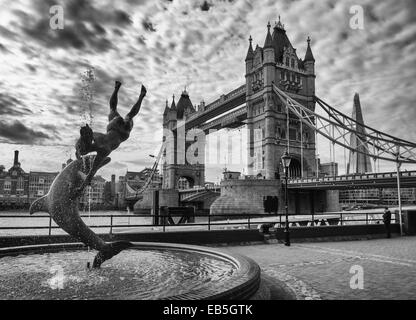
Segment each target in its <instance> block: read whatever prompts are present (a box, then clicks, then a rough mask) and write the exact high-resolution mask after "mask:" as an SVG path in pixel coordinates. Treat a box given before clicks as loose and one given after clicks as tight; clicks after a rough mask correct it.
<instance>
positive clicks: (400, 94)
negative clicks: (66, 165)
mask: <svg viewBox="0 0 416 320" xmlns="http://www.w3.org/2000/svg"><path fill="white" fill-rule="evenodd" d="M56 4H61V5H62V6H63V7H64V14H65V28H64V29H63V30H51V29H50V28H49V17H50V15H49V8H50V6H51V5H56ZM352 5H361V6H363V8H364V14H365V29H364V30H353V29H351V28H350V27H349V19H350V17H351V15H350V13H349V8H350V6H352ZM0 6H1V8H2V10H1V11H0V72H1V77H0V88H1V90H0V116H1V122H0V126H1V127H0V139H1V140H0V149H1V152H0V163H2V164H5V165H6V166H7V165H8V164H10V154H9V151H10V150H12V149H13V148H17V149H20V150H22V157H23V156H24V154H28V152H29V150H31V153H30V155H31V158H32V161H33V167H36V168H37V169H38V170H39V169H42V168H44V169H45V170H49V171H50V168H51V167H53V166H54V165H52V164H51V160H50V159H52V158H51V157H50V154H56V157H54V158H53V159H54V160H53V161H52V162H53V163H54V164H55V166H56V170H59V168H60V163H61V162H63V161H65V158H66V157H68V155H69V154H70V153H72V154H73V144H74V141H75V140H76V139H77V136H78V128H79V125H81V124H82V123H83V121H84V120H83V119H84V117H83V115H84V114H85V112H86V110H85V105H83V104H82V101H81V99H80V95H79V88H80V85H81V74H82V73H83V72H85V70H86V69H87V68H90V67H93V68H94V71H95V75H96V81H95V84H94V91H95V96H94V103H93V106H92V107H93V113H94V119H93V127H94V130H97V131H104V130H105V126H106V122H107V113H108V100H109V98H110V96H111V93H112V90H113V87H114V80H116V79H120V80H121V81H122V82H123V86H122V88H121V90H120V94H119V109H120V113H121V114H125V113H127V112H128V110H129V109H130V108H131V106H132V105H133V104H134V103H135V101H136V99H137V98H138V95H139V92H140V85H141V84H142V83H144V84H145V85H146V86H147V88H148V95H147V97H146V99H145V101H144V103H143V106H142V110H141V111H140V114H139V116H138V117H137V118H136V119H135V127H134V129H133V131H132V134H131V137H130V139H129V140H128V141H126V142H125V143H123V144H122V146H121V148H120V149H118V150H117V151H115V152H114V153H113V154H112V155H111V156H112V158H113V162H112V164H113V166H111V167H108V168H109V169H111V170H117V168H122V169H119V171H120V173H121V170H123V171H125V170H126V168H127V166H128V168H129V169H130V170H140V169H141V168H142V167H143V166H144V165H146V164H147V165H151V163H152V161H153V159H152V158H150V157H148V154H154V153H156V152H157V148H158V146H159V145H160V143H161V137H162V128H161V126H162V124H161V120H162V113H163V109H164V106H165V100H166V99H171V96H172V94H173V93H174V94H175V95H176V96H178V95H179V94H180V93H181V91H182V90H183V88H184V86H186V87H187V90H188V92H189V93H190V97H191V100H192V102H193V103H194V104H199V102H200V101H201V100H202V99H203V100H205V101H206V102H210V101H212V100H214V99H216V98H217V97H218V96H219V95H221V94H222V93H226V92H228V91H231V90H233V89H235V88H237V87H238V86H240V85H241V84H243V83H244V81H245V78H244V72H245V64H244V58H245V54H246V52H247V45H248V40H247V39H248V36H249V35H250V34H251V35H252V37H253V39H254V44H256V43H258V44H259V45H260V46H262V45H263V43H264V39H265V35H266V24H267V21H269V20H270V21H271V22H273V21H276V20H277V19H278V16H279V15H281V19H282V22H283V23H284V24H285V26H286V30H287V34H288V36H289V38H290V40H291V41H292V44H293V46H294V47H295V48H297V52H298V55H299V56H300V57H303V56H304V53H305V50H306V38H307V36H308V35H310V36H311V38H312V49H313V53H314V56H315V59H316V72H317V79H316V93H317V95H318V96H319V97H320V98H322V99H323V100H325V101H327V102H328V103H330V104H333V105H335V106H336V107H338V108H339V109H340V110H341V111H343V112H345V113H347V114H349V113H351V111H352V98H353V95H354V92H359V93H360V98H361V104H362V106H363V109H364V110H363V112H364V119H365V121H366V122H367V124H369V125H371V126H373V127H376V128H378V129H380V130H382V131H385V132H386V133H389V134H392V135H395V136H399V137H401V138H405V139H408V140H411V141H416V130H414V129H413V128H414V124H413V123H414V121H415V120H416V109H415V108H414V103H415V102H416V101H415V100H416V96H415V94H414V92H415V82H414V79H415V76H416V75H415V72H416V71H415V69H414V68H413V66H414V65H415V62H416V61H415V60H416V54H415V52H416V51H415V50H416V41H415V40H416V19H415V18H416V5H415V2H414V1H412V0H401V1H394V0H384V1H370V0H359V1H356V0H354V1H350V0H347V1H332V0H323V1H313V0H298V1H289V0H284V1H271V0H259V1H256V2H253V1H248V0H234V1H224V0H210V1H194V0H181V1H179V0H173V1H166V0H159V1H150V0H149V1H144V0H142V1H132V0H126V1H117V2H113V1H110V0H104V1H98V0H95V1H83V0H68V1H63V0H59V1H58V0H57V1H50V0H43V1H30V0H17V1H13V2H9V1H6V0H0ZM13 128H14V129H16V128H20V130H19V132H16V133H15V134H14V135H13V132H11V131H10V130H12V129H13ZM16 144H18V145H16ZM19 144H20V145H19ZM38 144H41V146H39V145H38ZM33 148H35V149H33ZM319 149H320V150H319V153H320V155H321V157H322V160H323V161H326V160H328V159H329V157H327V156H326V154H327V153H328V152H327V150H328V143H326V142H324V141H322V142H321V140H320V145H319ZM56 150H61V152H57V151H56ZM62 150H66V151H65V152H62ZM67 150H72V152H69V151H67ZM155 150H156V151H155ZM339 161H340V162H341V161H342V159H341V158H340V159H339ZM42 163H44V164H45V165H42ZM115 163H117V164H123V165H125V167H122V166H118V167H115V166H114V164H115ZM22 165H23V162H22ZM25 165H26V167H25V169H26V170H30V169H31V168H32V165H31V163H25ZM221 166H223V164H221ZM106 174H107V173H106ZM216 175H217V173H215V175H210V173H208V176H207V179H208V180H210V179H214V178H215V177H216Z"/></svg>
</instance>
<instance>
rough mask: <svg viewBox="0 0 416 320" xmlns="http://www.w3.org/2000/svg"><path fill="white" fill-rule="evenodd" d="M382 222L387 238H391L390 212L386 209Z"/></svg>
mask: <svg viewBox="0 0 416 320" xmlns="http://www.w3.org/2000/svg"><path fill="white" fill-rule="evenodd" d="M383 222H384V226H385V227H386V232H387V238H391V234H390V223H391V212H390V210H389V208H387V207H386V208H384V213H383Z"/></svg>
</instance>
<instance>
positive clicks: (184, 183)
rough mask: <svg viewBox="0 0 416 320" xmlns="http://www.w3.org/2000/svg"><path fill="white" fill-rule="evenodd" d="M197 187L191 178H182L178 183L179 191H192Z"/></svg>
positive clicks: (179, 178)
mask: <svg viewBox="0 0 416 320" xmlns="http://www.w3.org/2000/svg"><path fill="white" fill-rule="evenodd" d="M194 186H195V179H194V178H193V177H191V176H180V177H178V179H177V181H176V188H177V189H178V190H184V189H192V188H193V187H194Z"/></svg>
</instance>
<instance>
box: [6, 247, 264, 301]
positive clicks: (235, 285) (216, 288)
mask: <svg viewBox="0 0 416 320" xmlns="http://www.w3.org/2000/svg"><path fill="white" fill-rule="evenodd" d="M132 243H133V247H131V248H129V249H133V250H176V251H187V252H198V253H202V254H206V255H211V256H214V257H216V258H217V259H221V260H225V261H227V262H229V263H232V264H233V265H234V266H235V267H236V272H234V274H233V275H232V276H231V277H230V278H229V279H228V280H227V281H226V282H223V283H217V284H215V285H213V286H212V287H210V288H200V289H194V290H190V291H189V292H186V293H183V294H179V295H173V296H168V297H164V298H163V299H162V300H220V299H221V300H229V299H232V300H245V299H249V298H250V297H251V296H253V295H254V294H255V293H256V292H257V290H258V288H259V286H260V276H261V271H260V267H259V265H258V264H257V263H256V262H255V261H254V260H252V259H250V258H248V257H245V256H243V255H239V254H235V253H228V252H227V253H225V252H223V251H221V250H218V249H211V248H208V247H202V246H196V245H188V244H178V243H159V242H132ZM77 249H78V250H79V249H86V246H85V245H84V244H83V243H80V242H75V243H53V244H43V245H29V246H18V247H6V248H0V259H1V258H2V257H5V256H17V255H22V254H34V253H45V252H59V251H61V250H77ZM129 298H130V299H131V298H133V299H134V296H132V297H129Z"/></svg>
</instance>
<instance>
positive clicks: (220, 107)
mask: <svg viewBox="0 0 416 320" xmlns="http://www.w3.org/2000/svg"><path fill="white" fill-rule="evenodd" d="M245 102H246V85H245V84H244V85H242V86H240V87H238V88H237V89H235V90H233V91H231V92H229V93H227V94H225V95H222V96H221V97H220V98H219V99H217V100H215V101H214V102H212V103H210V104H208V105H206V106H205V108H204V110H203V111H197V112H195V113H193V114H191V115H190V116H189V117H187V118H186V121H185V130H186V131H187V130H190V129H192V128H196V127H199V126H200V125H201V124H203V123H205V122H207V121H209V120H210V119H213V118H215V117H218V116H220V115H221V114H224V113H226V112H228V111H230V110H232V109H234V108H236V107H238V106H241V105H243V104H244V103H245Z"/></svg>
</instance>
